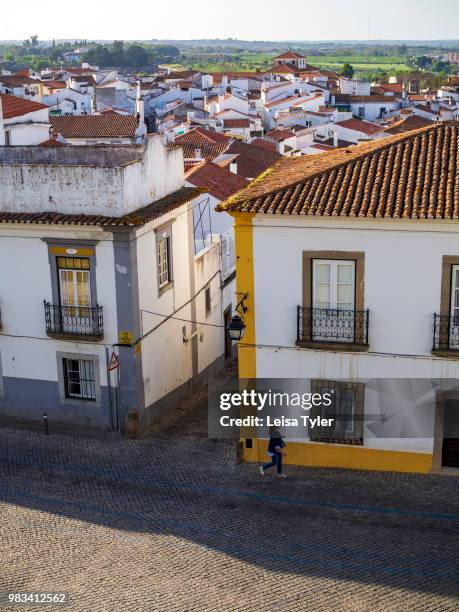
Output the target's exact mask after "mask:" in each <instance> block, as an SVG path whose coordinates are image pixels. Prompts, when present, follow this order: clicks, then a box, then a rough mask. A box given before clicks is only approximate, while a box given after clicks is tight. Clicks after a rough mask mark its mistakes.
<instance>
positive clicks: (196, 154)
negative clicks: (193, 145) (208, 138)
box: [194, 149, 201, 159]
mask: <svg viewBox="0 0 459 612" xmlns="http://www.w3.org/2000/svg"><path fill="white" fill-rule="evenodd" d="M194 157H195V159H201V149H195V150H194Z"/></svg>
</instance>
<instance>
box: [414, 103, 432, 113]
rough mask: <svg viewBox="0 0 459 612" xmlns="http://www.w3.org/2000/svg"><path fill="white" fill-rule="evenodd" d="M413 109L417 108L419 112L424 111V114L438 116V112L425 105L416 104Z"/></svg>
mask: <svg viewBox="0 0 459 612" xmlns="http://www.w3.org/2000/svg"><path fill="white" fill-rule="evenodd" d="M414 108H417V109H419V110H420V111H424V113H430V114H431V115H438V110H434V109H433V108H432V107H431V106H428V105H427V104H416V106H415V107H414Z"/></svg>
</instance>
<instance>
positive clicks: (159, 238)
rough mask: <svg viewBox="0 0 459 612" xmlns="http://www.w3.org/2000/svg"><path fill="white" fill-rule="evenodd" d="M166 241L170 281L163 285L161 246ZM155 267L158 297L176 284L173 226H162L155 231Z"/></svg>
mask: <svg viewBox="0 0 459 612" xmlns="http://www.w3.org/2000/svg"><path fill="white" fill-rule="evenodd" d="M164 241H166V257H167V275H168V280H167V282H165V283H161V282H160V279H161V272H160V260H159V256H160V251H159V249H160V245H161V243H162V242H164ZM155 242H156V244H155V265H156V283H157V287H158V295H162V294H163V293H164V292H165V291H167V290H168V289H170V288H171V287H172V285H173V282H174V276H173V274H174V268H173V245H172V225H171V224H170V225H167V226H161V227H159V228H156V230H155Z"/></svg>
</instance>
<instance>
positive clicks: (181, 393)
mask: <svg viewBox="0 0 459 612" xmlns="http://www.w3.org/2000/svg"><path fill="white" fill-rule="evenodd" d="M224 366H225V358H224V355H220V357H217V359H215V361H213V362H212V363H211V364H209V365H208V366H207V367H206V368H205V369H204V370H202V372H200V373H199V374H198V375H197V376H196V377H195V378H190V379H189V380H188V381H187V382H185V383H183V384H182V385H180V386H179V387H177V388H176V389H174V390H173V391H171V392H170V393H168V394H167V395H165V396H164V397H162V398H161V399H159V400H157V401H156V402H154V403H153V404H150V406H147V407H146V408H145V409H144V410H143V412H142V413H141V414H140V415H139V426H140V433H147V432H148V430H149V428H150V427H151V426H152V425H153V424H154V423H155V421H156V420H157V419H159V418H160V417H161V416H162V415H163V414H165V413H166V412H167V411H169V410H173V409H174V408H175V407H176V406H177V404H178V403H179V402H181V401H182V400H184V399H187V398H189V397H190V395H191V394H192V393H194V392H195V391H197V390H198V389H199V388H201V387H203V386H204V385H206V384H207V383H208V381H209V379H210V378H212V376H214V375H215V374H216V373H217V372H220V371H221V370H222V369H223V368H224Z"/></svg>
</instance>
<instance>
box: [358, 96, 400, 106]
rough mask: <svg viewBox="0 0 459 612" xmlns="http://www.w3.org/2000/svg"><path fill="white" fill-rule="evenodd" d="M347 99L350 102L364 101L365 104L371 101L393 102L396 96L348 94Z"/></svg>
mask: <svg viewBox="0 0 459 612" xmlns="http://www.w3.org/2000/svg"><path fill="white" fill-rule="evenodd" d="M349 101H350V102H351V103H352V102H364V103H366V104H368V103H372V102H378V103H379V102H388V103H390V102H395V101H396V97H395V96H378V95H371V96H352V95H350V96H349Z"/></svg>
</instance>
